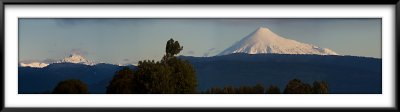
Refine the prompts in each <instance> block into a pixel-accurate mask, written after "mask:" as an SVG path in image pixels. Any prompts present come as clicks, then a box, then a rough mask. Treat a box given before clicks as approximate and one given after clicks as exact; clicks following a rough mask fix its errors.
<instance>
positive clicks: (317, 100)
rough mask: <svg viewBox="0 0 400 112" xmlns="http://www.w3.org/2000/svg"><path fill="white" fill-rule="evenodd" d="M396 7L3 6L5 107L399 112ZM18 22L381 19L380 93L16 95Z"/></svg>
mask: <svg viewBox="0 0 400 112" xmlns="http://www.w3.org/2000/svg"><path fill="white" fill-rule="evenodd" d="M395 10H396V6H395V5H5V7H4V24H5V76H4V77H5V97H4V98H5V102H4V103H5V107H6V108H9V107H97V108H99V107H100V108H102V107H230V108H232V107H235V108H236V107H362V108H376V107H388V108H389V107H395V94H394V92H395V75H396V74H395V73H394V70H395V67H394V65H395V64H394V63H395V61H394V60H395V57H394V56H395V54H394V53H395V51H394V50H395V42H394V40H395ZM18 18H381V19H382V94H327V95H326V94H311V95H308V94H300V95H299V94H272V95H260V94H256V95H243V94H241V95H235V94H229V95H222V94H129V95H127V94H124V95H119V94H84V95H80V94H73V95H62V94H57V95H55V94H18Z"/></svg>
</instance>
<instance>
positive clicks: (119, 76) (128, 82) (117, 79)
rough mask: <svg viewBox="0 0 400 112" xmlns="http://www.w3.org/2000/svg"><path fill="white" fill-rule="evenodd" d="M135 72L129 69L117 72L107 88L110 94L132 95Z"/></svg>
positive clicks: (125, 68)
mask: <svg viewBox="0 0 400 112" xmlns="http://www.w3.org/2000/svg"><path fill="white" fill-rule="evenodd" d="M132 81H133V71H132V70H130V69H129V68H128V67H124V68H123V69H122V70H120V71H117V72H116V75H115V76H114V77H113V79H112V80H111V81H110V84H109V85H108V86H107V91H106V93H108V94H130V93H133V88H134V87H133V82H132Z"/></svg>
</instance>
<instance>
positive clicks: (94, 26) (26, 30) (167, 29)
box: [19, 18, 382, 64]
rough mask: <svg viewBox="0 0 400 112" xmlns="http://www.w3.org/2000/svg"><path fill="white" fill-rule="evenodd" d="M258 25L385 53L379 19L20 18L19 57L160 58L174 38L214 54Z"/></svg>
mask: <svg viewBox="0 0 400 112" xmlns="http://www.w3.org/2000/svg"><path fill="white" fill-rule="evenodd" d="M258 27H267V28H269V29H270V30H272V31H273V32H275V33H277V34H278V35H280V36H282V37H285V38H288V39H293V40H296V41H299V42H302V43H307V44H313V45H316V46H319V47H322V48H329V49H331V50H333V51H335V52H336V53H339V54H341V55H352V56H363V57H374V58H381V38H382V37H381V19H28V18H27V19H19V61H32V60H34V61H54V60H61V59H63V58H64V57H67V56H69V54H71V53H77V54H81V55H84V56H85V57H86V58H87V59H88V60H93V61H95V62H104V63H114V64H126V63H132V64H134V63H137V62H138V61H139V60H147V59H149V60H153V59H154V60H160V59H161V57H162V56H163V55H164V51H165V44H166V42H167V41H168V40H169V39H170V38H173V39H174V40H177V41H179V43H180V44H181V45H182V46H183V50H182V51H181V53H180V54H179V55H186V56H197V57H201V56H214V55H216V54H218V53H220V52H221V51H223V50H225V49H226V48H228V47H230V46H231V45H232V44H234V43H235V42H237V41H239V40H241V39H242V38H244V37H245V36H247V35H248V34H250V33H251V32H253V31H254V30H256V29H257V28H258Z"/></svg>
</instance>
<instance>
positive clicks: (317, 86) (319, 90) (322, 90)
mask: <svg viewBox="0 0 400 112" xmlns="http://www.w3.org/2000/svg"><path fill="white" fill-rule="evenodd" d="M313 93H315V94H327V93H328V84H327V83H326V82H325V81H314V83H313Z"/></svg>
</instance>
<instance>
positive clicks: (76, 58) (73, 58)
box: [57, 54, 95, 65]
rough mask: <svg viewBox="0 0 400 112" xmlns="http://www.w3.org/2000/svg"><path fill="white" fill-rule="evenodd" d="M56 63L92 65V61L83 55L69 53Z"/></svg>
mask: <svg viewBox="0 0 400 112" xmlns="http://www.w3.org/2000/svg"><path fill="white" fill-rule="evenodd" d="M57 63H79V64H85V65H94V64H95V63H94V62H91V61H89V60H87V59H86V58H85V57H84V56H82V55H78V54H71V55H69V57H66V58H64V59H62V60H61V61H58V62H57Z"/></svg>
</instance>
